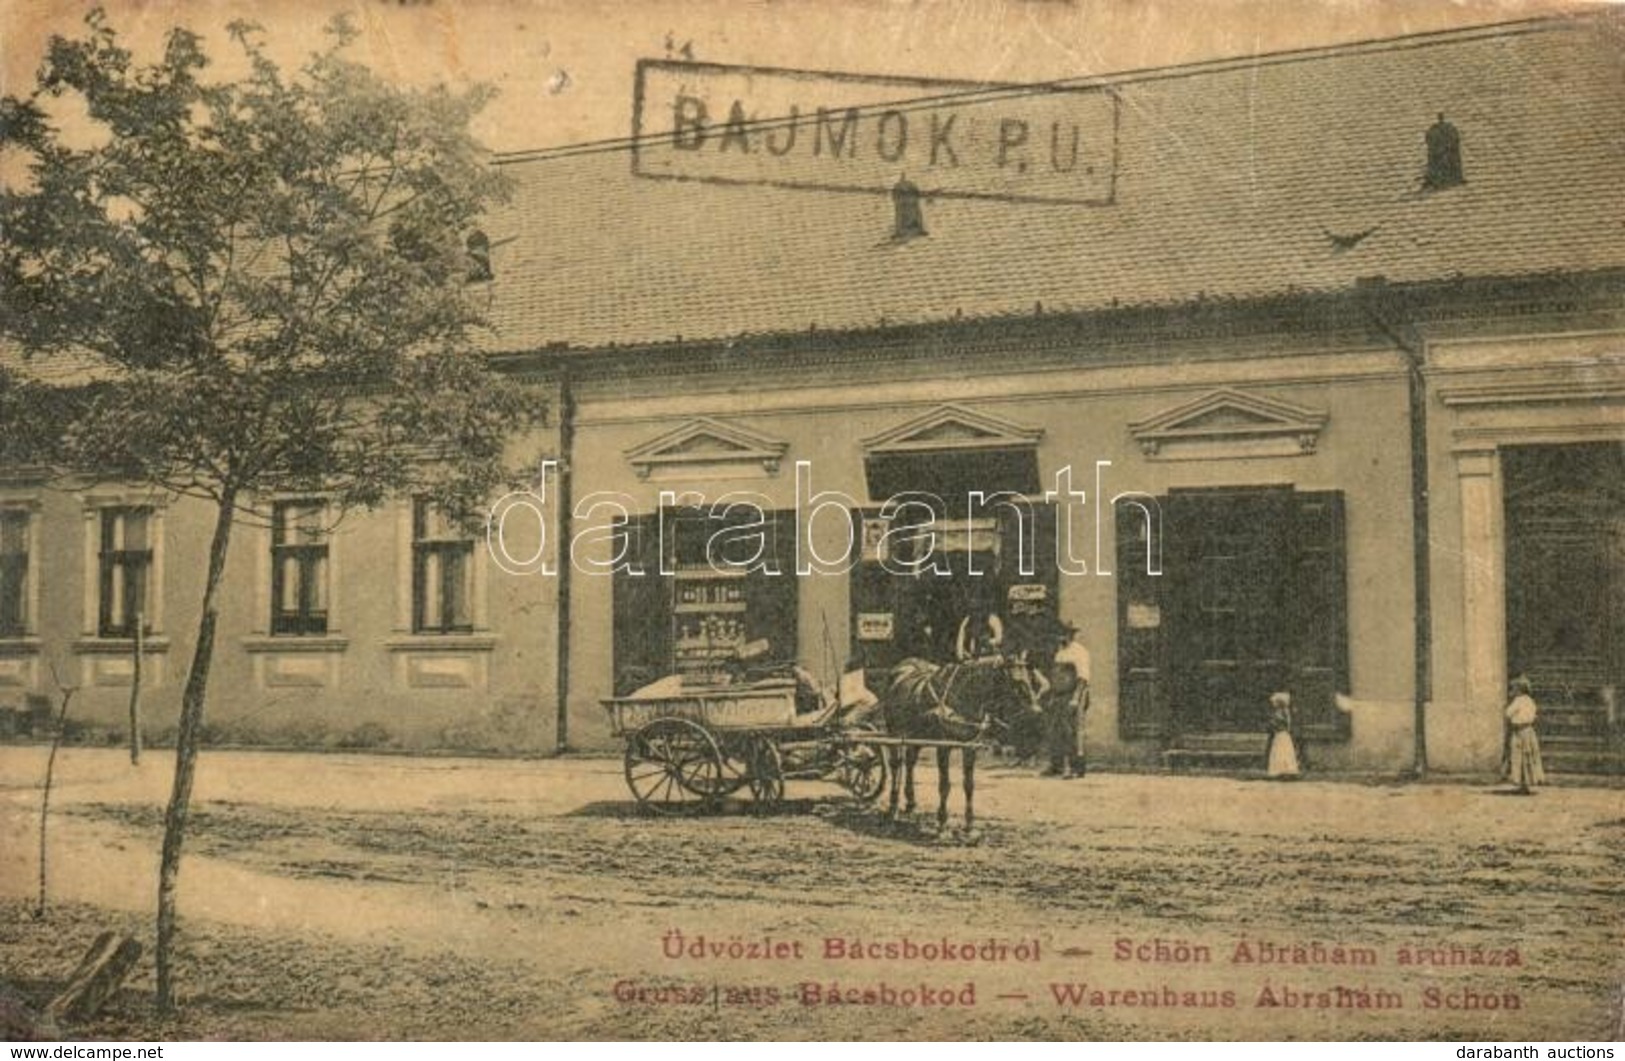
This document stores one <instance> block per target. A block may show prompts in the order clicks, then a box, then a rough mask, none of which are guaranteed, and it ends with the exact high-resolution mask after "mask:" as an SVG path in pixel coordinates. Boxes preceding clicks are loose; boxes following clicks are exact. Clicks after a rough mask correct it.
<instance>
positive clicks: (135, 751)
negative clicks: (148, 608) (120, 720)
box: [130, 611, 147, 766]
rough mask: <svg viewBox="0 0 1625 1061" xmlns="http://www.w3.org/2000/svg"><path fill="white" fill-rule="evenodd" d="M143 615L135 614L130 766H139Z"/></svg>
mask: <svg viewBox="0 0 1625 1061" xmlns="http://www.w3.org/2000/svg"><path fill="white" fill-rule="evenodd" d="M146 621H147V617H146V615H145V613H143V612H141V611H137V612H136V613H135V645H134V648H135V672H134V674H133V675H132V676H131V678H130V765H131V766H140V765H141V656H142V649H143V643H142V639H143V635H144V633H145V630H146V625H145V624H146Z"/></svg>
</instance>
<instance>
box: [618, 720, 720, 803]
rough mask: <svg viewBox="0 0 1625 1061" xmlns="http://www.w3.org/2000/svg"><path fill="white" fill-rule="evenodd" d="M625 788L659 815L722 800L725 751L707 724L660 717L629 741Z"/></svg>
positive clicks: (628, 739)
mask: <svg viewBox="0 0 1625 1061" xmlns="http://www.w3.org/2000/svg"><path fill="white" fill-rule="evenodd" d="M626 786H627V787H628V788H630V789H631V790H632V795H633V796H635V797H636V798H637V801H638V804H639V805H640V806H643V807H648V808H649V809H650V810H653V811H657V812H659V813H661V814H671V813H674V812H677V811H681V810H685V809H692V808H694V807H696V806H707V807H709V806H711V805H713V804H715V803H716V801H717V800H719V799H721V798H722V794H723V790H724V789H725V787H726V785H725V784H724V779H723V765H722V752H721V751H720V750H719V749H718V748H717V742H716V741H715V740H713V739H712V738H711V734H709V733H707V732H706V731H705V728H704V727H703V726H699V725H696V724H695V723H693V722H690V721H689V720H688V719H686V718H657V719H655V720H654V721H653V722H651V723H649V724H648V725H647V726H644V727H643V728H642V729H640V730H638V731H637V732H636V733H634V734H632V736H630V737H629V738H627V741H626Z"/></svg>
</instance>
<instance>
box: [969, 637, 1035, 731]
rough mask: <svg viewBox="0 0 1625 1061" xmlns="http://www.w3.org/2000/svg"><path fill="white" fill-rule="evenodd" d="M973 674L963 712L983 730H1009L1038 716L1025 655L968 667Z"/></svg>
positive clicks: (1000, 658)
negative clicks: (971, 688)
mask: <svg viewBox="0 0 1625 1061" xmlns="http://www.w3.org/2000/svg"><path fill="white" fill-rule="evenodd" d="M968 666H969V667H970V668H971V670H972V671H973V672H974V673H975V675H976V678H975V679H974V680H973V681H972V683H971V684H973V685H974V686H975V687H976V691H975V693H974V694H973V695H971V696H967V697H965V698H964V702H965V704H966V710H967V712H968V713H970V714H972V715H974V717H976V719H977V721H978V722H980V723H981V724H982V725H983V726H984V727H990V728H995V729H1000V730H1011V729H1015V728H1017V727H1019V726H1020V725H1021V724H1022V723H1023V722H1026V721H1027V720H1028V719H1029V718H1030V717H1031V716H1033V715H1036V714H1040V713H1042V711H1043V706H1042V705H1041V704H1040V703H1039V696H1038V684H1037V682H1036V681H1034V678H1033V670H1032V666H1031V665H1030V664H1029V663H1028V661H1027V654H1026V653H1024V652H1019V653H1016V654H1014V655H1010V656H995V657H991V658H988V659H983V660H978V661H976V662H975V663H972V664H969V665H968Z"/></svg>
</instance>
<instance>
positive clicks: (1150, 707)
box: [1114, 497, 1171, 740]
mask: <svg viewBox="0 0 1625 1061" xmlns="http://www.w3.org/2000/svg"><path fill="white" fill-rule="evenodd" d="M1157 500H1158V503H1159V504H1160V505H1161V506H1162V509H1163V513H1164V520H1165V522H1164V525H1163V526H1162V527H1161V528H1160V529H1159V531H1160V533H1161V534H1163V536H1164V538H1166V535H1167V531H1168V527H1167V523H1166V518H1167V514H1168V508H1169V505H1168V499H1167V498H1165V497H1164V498H1158V499H1157ZM1116 519H1117V567H1116V569H1115V571H1114V574H1115V575H1116V576H1117V728H1118V732H1119V734H1121V736H1122V737H1123V739H1124V740H1161V739H1163V738H1165V737H1167V736H1168V735H1169V721H1170V717H1171V713H1170V709H1169V676H1168V637H1167V633H1166V630H1167V625H1168V622H1169V618H1170V617H1169V614H1168V604H1169V601H1168V596H1167V593H1166V592H1165V580H1166V576H1164V575H1150V574H1147V573H1146V534H1147V528H1146V519H1145V516H1144V514H1143V513H1142V511H1141V509H1140V508H1139V507H1137V506H1135V505H1133V504H1126V503H1125V504H1119V505H1118V506H1117V510H1116ZM1157 544H1158V545H1159V546H1161V548H1162V551H1163V554H1164V556H1163V560H1164V564H1163V569H1164V570H1166V568H1167V561H1168V557H1167V555H1166V554H1167V552H1168V550H1167V542H1166V541H1163V542H1159V543H1157Z"/></svg>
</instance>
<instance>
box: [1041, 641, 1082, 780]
mask: <svg viewBox="0 0 1625 1061" xmlns="http://www.w3.org/2000/svg"><path fill="white" fill-rule="evenodd" d="M1060 638H1061V647H1060V648H1058V649H1056V650H1055V661H1054V663H1053V664H1052V666H1051V668H1050V691H1049V694H1048V696H1047V697H1046V703H1045V705H1044V707H1045V710H1044V714H1045V716H1046V717H1045V722H1046V729H1047V730H1048V738H1049V740H1048V744H1049V769H1047V770H1045V771H1044V774H1045V775H1046V776H1051V777H1067V778H1071V777H1082V776H1083V752H1082V748H1081V746H1080V743H1079V741H1078V725H1079V720H1080V719H1081V718H1082V717H1083V716H1084V714H1085V713H1086V712H1088V710H1089V679H1090V667H1089V650H1088V649H1087V648H1085V647H1084V646H1083V640H1082V638H1081V637H1080V632H1079V630H1078V628H1077V626H1075V625H1074V624H1072V623H1068V622H1063V623H1061V627H1060Z"/></svg>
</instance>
